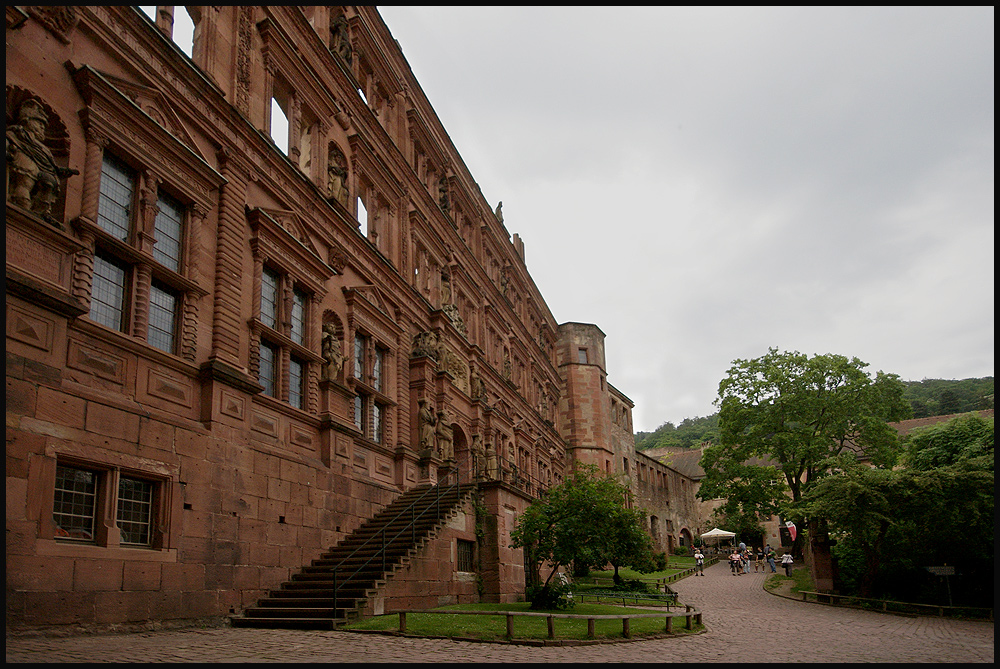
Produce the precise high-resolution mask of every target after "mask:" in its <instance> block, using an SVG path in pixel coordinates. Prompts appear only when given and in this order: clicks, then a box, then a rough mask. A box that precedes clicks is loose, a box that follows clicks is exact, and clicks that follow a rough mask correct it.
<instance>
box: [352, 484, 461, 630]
mask: <svg viewBox="0 0 1000 669" xmlns="http://www.w3.org/2000/svg"><path fill="white" fill-rule="evenodd" d="M451 479H454V482H453V483H451V484H449V485H448V486H447V487H444V485H443V483H442V482H441V480H440V479H439V480H438V483H437V484H436V485H434V486H431V487H430V488H428V489H427V490H425V491H424V492H423V494H421V495H420V497H418V498H416V499H415V500H413V502H411V503H410V505H409V506H407V507H406V508H405V509H401V510H400V511H399V512H398V513H396V515H395V516H393V517H392V518H390V519H388V520H387V521H385V523H384V524H383V526H382V529H381V530H380V531H378V532H377V533H375V534H374V535H372V536H370V537H368V539H366V540H365V541H364V543H362V544H361V545H360V546H358V547H357V548H355V549H354V550H353V551H351V553H350V555H348V556H347V557H345V558H343V559H342V560H341V561H340V563H339V564H337V565H336V566H334V567H333V613H334V616H336V615H337V603H338V601H337V600H338V595H339V593H340V580H339V579H338V572H339V570H340V567H341V566H343V564H344V563H345V562H347V561H348V560H350V559H351V558H353V557H354V556H355V555H357V554H358V551H360V550H362V549H363V548H366V547H369V546H370V544H371V543H372V541H374V540H376V539H378V540H379V541H380V542H381V546H380V550H379V551H378V552H377V553H373V554H372V555H371V556H369V557H368V559H367V560H365V562H364V563H363V564H362V565H361V566H359V567H358V568H357V569H355V570H354V572H353V573H352V574H351V575H350V576H348V577H347V578H346V579H345V580H344V583H350V582H351V580H352V579H354V577H356V576H357V575H358V574H360V573H361V572H362V571H364V570H365V569H366V568H367V567H368V566H369V565H370V564H371V563H372V561H373V560H375V559H376V558H378V557H381V559H382V574H383V575H384V574H385V571H386V567H387V566H388V564H387V561H386V548H387V547H388V546H391V545H392V542H394V541H395V540H396V539H398V538H400V537H401V536H403V535H404V534H405V533H406V532H407V531H409V532H410V541H411V543H412V544H413V545H416V542H417V529H416V528H417V521H418V520H420V519H422V518H424V517H425V516H426V515H427V513H428V512H429V511H430V510H431V509H434V513H435V516H434V517H435V518H440V517H441V497H442V495H446V494H448V493H449V492H451V491H452V490H457V489H459V488H460V486H461V482H460V480H459V475H458V467H457V466H453V467H452V468H451V469H449V470H448V471H447V472H446V473H445V476H444V480H445V481H448V480H451ZM428 495H435V500H434V505H433V506H431V505H428V506H427V507H426V508H424V509H422V510H421V511H420V513H419V514H418V513H417V505H418V504H420V503H421V502H423V501H425V500H426V499H427V496H428ZM407 514H409V515H410V522H409V523H408V524H407V525H406V526H404V527H403V528H401V529H399V530H398V531H397V532H396V533H395V534H394V535H393V536H392V537H391V538H387V537H386V530H388V529H389V527H390V526H391V525H392V524H393V523H395V522H396V521H398V520H400V519H402V518H403V517H404V516H406V515H407Z"/></svg>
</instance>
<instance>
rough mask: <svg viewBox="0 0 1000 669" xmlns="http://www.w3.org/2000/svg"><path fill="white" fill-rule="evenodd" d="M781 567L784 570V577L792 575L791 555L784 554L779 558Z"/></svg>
mask: <svg viewBox="0 0 1000 669" xmlns="http://www.w3.org/2000/svg"><path fill="white" fill-rule="evenodd" d="M781 566H782V567H784V568H785V576H791V575H792V554H791V553H785V554H784V555H782V556H781Z"/></svg>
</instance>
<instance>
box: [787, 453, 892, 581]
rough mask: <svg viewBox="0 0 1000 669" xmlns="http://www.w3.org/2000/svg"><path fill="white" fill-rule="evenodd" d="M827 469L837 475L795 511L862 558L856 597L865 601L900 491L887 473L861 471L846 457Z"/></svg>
mask: <svg viewBox="0 0 1000 669" xmlns="http://www.w3.org/2000/svg"><path fill="white" fill-rule="evenodd" d="M830 464H831V465H833V466H835V468H836V470H838V471H835V472H834V473H833V475H830V476H825V477H823V478H822V479H820V480H819V481H817V482H816V484H815V485H813V486H812V487H811V488H810V489H809V490H808V491H806V493H805V495H804V497H803V500H802V501H803V504H802V506H801V507H800V510H801V511H803V512H804V513H805V514H806V515H808V516H809V517H812V518H823V519H824V520H825V521H826V523H827V527H828V529H829V530H830V531H831V532H832V533H833V534H834V535H837V534H840V535H842V536H846V537H848V538H850V539H851V540H852V541H853V544H854V545H855V546H856V547H857V548H858V549H859V550H860V553H861V558H862V564H861V565H860V569H859V570H858V571H859V572H860V574H859V576H860V578H859V591H860V594H861V596H862V597H871V596H872V588H873V585H874V583H875V580H876V578H877V576H878V573H879V569H880V568H881V559H882V545H883V543H884V542H885V539H886V535H887V534H888V533H889V530H890V528H891V527H892V526H893V525H894V524H895V523H896V522H898V520H899V518H900V516H899V508H900V507H899V504H900V502H901V501H902V500H903V499H905V493H904V490H903V488H904V487H905V486H903V485H902V482H901V480H900V477H899V475H897V474H896V473H895V472H893V471H892V470H890V469H877V468H872V467H867V466H865V465H863V464H860V463H858V461H857V458H855V457H854V456H852V455H842V456H839V458H834V459H833V460H831V461H830Z"/></svg>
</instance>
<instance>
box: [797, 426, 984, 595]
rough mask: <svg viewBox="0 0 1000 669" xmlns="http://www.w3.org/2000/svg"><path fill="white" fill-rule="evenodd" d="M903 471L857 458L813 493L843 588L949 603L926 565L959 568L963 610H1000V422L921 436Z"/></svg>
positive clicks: (808, 508) (840, 465) (811, 510)
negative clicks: (996, 596)
mask: <svg viewBox="0 0 1000 669" xmlns="http://www.w3.org/2000/svg"><path fill="white" fill-rule="evenodd" d="M906 442H907V443H906V451H905V455H904V456H903V457H902V458H901V461H900V467H898V468H897V469H892V470H890V469H873V468H871V467H867V466H865V465H864V464H861V463H858V462H857V460H856V459H855V458H853V457H849V456H841V458H839V459H834V460H831V461H830V463H829V464H830V465H831V472H830V475H828V476H825V477H823V478H822V479H821V480H819V481H818V482H817V483H816V485H814V486H812V487H811V488H810V489H809V490H808V491H807V492H806V493H805V494H804V496H803V504H802V509H801V510H802V512H803V513H805V514H807V515H809V516H811V517H820V518H823V519H824V520H825V521H826V523H827V527H828V528H829V531H830V535H831V537H834V538H836V541H837V543H836V545H835V546H834V549H833V553H834V555H835V556H836V557H837V561H838V565H839V571H840V574H841V582H842V584H843V585H844V586H845V587H846V589H847V590H848V591H857V592H859V594H861V596H864V597H870V596H874V595H888V596H895V597H897V598H900V599H904V600H905V601H920V600H921V599H924V600H928V601H934V602H935V603H941V601H942V593H941V592H940V590H941V584H940V583H937V582H936V579H935V578H934V577H931V576H930V575H928V574H927V572H926V569H925V567H927V566H933V565H952V566H955V567H957V568H958V571H957V573H958V575H959V576H960V579H959V582H958V587H957V588H956V592H955V595H956V596H957V597H958V598H959V600H960V601H961V602H963V603H967V604H971V605H975V606H991V605H992V593H993V587H992V581H993V578H994V576H993V559H994V555H993V553H994V542H993V538H994V532H995V530H994V512H995V507H994V456H993V419H992V418H983V417H980V416H976V415H971V414H969V415H964V416H959V417H956V418H953V419H952V420H950V421H948V422H947V423H941V424H938V425H934V426H931V427H928V428H923V429H921V430H919V431H916V432H914V433H913V434H912V435H910V436H909V437H907V439H906Z"/></svg>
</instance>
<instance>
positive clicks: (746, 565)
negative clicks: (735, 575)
mask: <svg viewBox="0 0 1000 669" xmlns="http://www.w3.org/2000/svg"><path fill="white" fill-rule="evenodd" d="M743 573H744V574H749V573H750V549H749V548H744V549H743Z"/></svg>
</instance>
